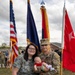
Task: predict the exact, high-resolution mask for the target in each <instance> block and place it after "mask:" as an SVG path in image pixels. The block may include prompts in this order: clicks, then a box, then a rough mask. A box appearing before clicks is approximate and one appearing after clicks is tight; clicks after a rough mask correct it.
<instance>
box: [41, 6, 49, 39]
mask: <svg viewBox="0 0 75 75" xmlns="http://www.w3.org/2000/svg"><path fill="white" fill-rule="evenodd" d="M41 12H42V38H48V39H50V34H49V26H48V17H47V13H46V9H45V7H44V6H41Z"/></svg>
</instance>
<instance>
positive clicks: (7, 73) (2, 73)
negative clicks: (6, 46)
mask: <svg viewBox="0 0 75 75" xmlns="http://www.w3.org/2000/svg"><path fill="white" fill-rule="evenodd" d="M0 75H12V74H11V70H10V69H7V68H0Z"/></svg>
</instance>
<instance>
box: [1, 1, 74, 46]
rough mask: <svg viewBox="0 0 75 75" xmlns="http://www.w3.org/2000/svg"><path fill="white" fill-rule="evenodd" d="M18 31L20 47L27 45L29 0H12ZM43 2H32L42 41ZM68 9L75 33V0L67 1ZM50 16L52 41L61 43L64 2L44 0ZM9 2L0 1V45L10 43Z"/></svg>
mask: <svg viewBox="0 0 75 75" xmlns="http://www.w3.org/2000/svg"><path fill="white" fill-rule="evenodd" d="M12 1H13V10H14V15H15V23H16V30H17V38H18V45H19V46H25V45H26V43H27V42H26V25H27V23H26V22H27V0H12ZM41 1H42V0H30V4H31V10H32V13H33V16H34V19H35V23H36V27H37V31H38V36H39V40H40V39H41V35H42V33H41V26H42V22H41V11H40V6H41V5H40V3H41ZM65 1H66V9H67V11H68V14H69V18H70V21H71V24H72V26H73V29H74V31H75V25H74V24H75V0H65ZM44 2H45V8H46V11H47V15H48V22H49V30H50V41H51V42H60V43H61V39H62V16H63V6H64V0H60V1H59V0H44ZM9 7H10V5H9V0H0V45H1V44H2V43H6V44H7V45H9V41H10V21H9Z"/></svg>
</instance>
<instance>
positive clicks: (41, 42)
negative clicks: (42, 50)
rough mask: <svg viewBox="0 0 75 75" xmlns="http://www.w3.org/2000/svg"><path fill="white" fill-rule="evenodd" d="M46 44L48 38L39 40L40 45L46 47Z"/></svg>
mask: <svg viewBox="0 0 75 75" xmlns="http://www.w3.org/2000/svg"><path fill="white" fill-rule="evenodd" d="M46 44H50V42H49V39H48V38H44V39H41V40H40V45H46Z"/></svg>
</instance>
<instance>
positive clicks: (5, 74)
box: [0, 68, 75, 75]
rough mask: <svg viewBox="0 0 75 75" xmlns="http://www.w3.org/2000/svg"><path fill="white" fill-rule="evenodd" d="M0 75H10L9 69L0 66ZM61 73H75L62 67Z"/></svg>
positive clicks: (64, 74) (68, 74)
mask: <svg viewBox="0 0 75 75" xmlns="http://www.w3.org/2000/svg"><path fill="white" fill-rule="evenodd" d="M0 75H12V74H11V70H10V69H7V68H0ZM62 75H75V73H72V72H70V71H67V70H65V69H64V70H63V74H62Z"/></svg>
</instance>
